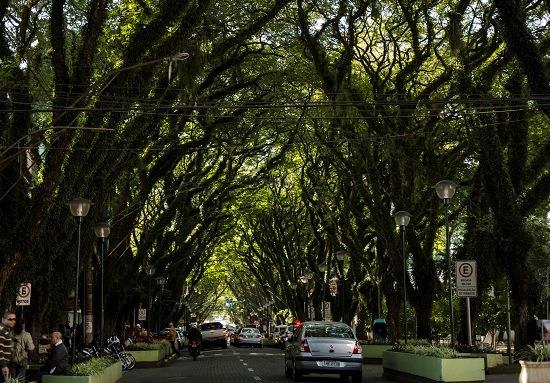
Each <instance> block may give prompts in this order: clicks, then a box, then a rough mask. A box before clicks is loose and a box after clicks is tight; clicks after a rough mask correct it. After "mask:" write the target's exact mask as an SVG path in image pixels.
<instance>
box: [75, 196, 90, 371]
mask: <svg viewBox="0 0 550 383" xmlns="http://www.w3.org/2000/svg"><path fill="white" fill-rule="evenodd" d="M91 205H92V201H90V200H88V199H84V198H75V199H73V200H72V201H71V202H69V208H70V209H71V214H72V215H73V217H76V219H77V222H78V245H77V248H76V249H77V250H76V278H75V287H74V310H73V340H72V344H71V361H72V362H73V363H74V361H75V354H76V318H77V311H78V277H79V272H80V229H81V226H82V219H83V218H84V217H86V215H88V212H89V211H90V206H91ZM82 333H83V334H84V327H83V328H82Z"/></svg>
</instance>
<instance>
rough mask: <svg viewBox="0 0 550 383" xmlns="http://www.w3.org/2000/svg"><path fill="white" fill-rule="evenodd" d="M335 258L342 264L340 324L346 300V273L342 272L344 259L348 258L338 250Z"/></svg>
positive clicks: (342, 319) (343, 252)
mask: <svg viewBox="0 0 550 383" xmlns="http://www.w3.org/2000/svg"><path fill="white" fill-rule="evenodd" d="M335 256H336V259H337V260H338V262H340V263H341V264H342V280H341V282H340V283H341V286H342V300H341V303H340V320H341V321H342V322H344V307H345V304H346V302H345V300H346V288H345V285H344V284H345V282H346V273H345V270H344V262H345V261H346V259H348V258H349V254H348V253H347V252H345V251H343V250H338V251H337V252H336V253H335Z"/></svg>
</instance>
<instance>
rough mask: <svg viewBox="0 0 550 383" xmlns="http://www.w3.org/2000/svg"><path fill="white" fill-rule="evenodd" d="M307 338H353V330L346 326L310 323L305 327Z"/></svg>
mask: <svg viewBox="0 0 550 383" xmlns="http://www.w3.org/2000/svg"><path fill="white" fill-rule="evenodd" d="M304 336H305V337H306V338H312V337H315V338H347V339H353V338H354V336H353V331H352V330H351V328H349V327H346V326H334V325H310V326H307V327H306V329H305V333H304Z"/></svg>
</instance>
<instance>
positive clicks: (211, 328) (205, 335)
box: [200, 322, 227, 348]
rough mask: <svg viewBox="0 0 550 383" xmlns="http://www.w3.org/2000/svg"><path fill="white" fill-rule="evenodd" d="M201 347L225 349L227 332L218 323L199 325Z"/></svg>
mask: <svg viewBox="0 0 550 383" xmlns="http://www.w3.org/2000/svg"><path fill="white" fill-rule="evenodd" d="M200 330H201V334H202V345H203V346H219V347H221V348H227V331H226V330H225V329H224V328H223V325H222V324H221V323H220V322H207V323H203V324H201V327H200Z"/></svg>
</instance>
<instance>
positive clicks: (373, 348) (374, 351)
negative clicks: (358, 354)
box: [361, 344, 392, 360]
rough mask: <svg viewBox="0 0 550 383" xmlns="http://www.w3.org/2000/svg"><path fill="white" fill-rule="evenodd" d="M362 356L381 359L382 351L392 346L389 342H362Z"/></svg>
mask: <svg viewBox="0 0 550 383" xmlns="http://www.w3.org/2000/svg"><path fill="white" fill-rule="evenodd" d="M361 348H362V350H363V358H365V359H380V360H381V359H382V357H383V354H384V351H388V350H389V349H391V348H392V345H391V344H362V345H361Z"/></svg>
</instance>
